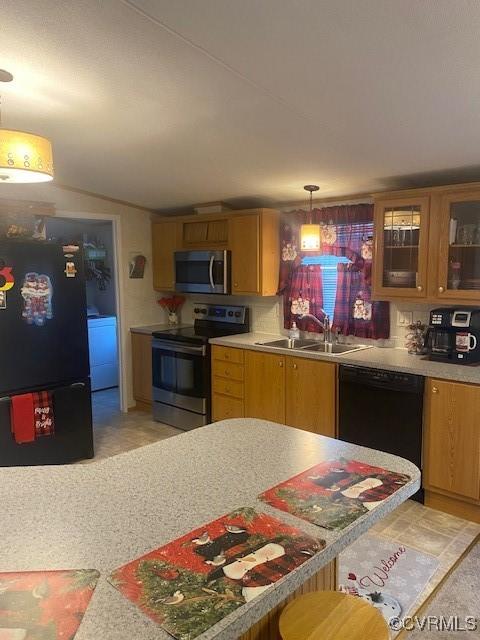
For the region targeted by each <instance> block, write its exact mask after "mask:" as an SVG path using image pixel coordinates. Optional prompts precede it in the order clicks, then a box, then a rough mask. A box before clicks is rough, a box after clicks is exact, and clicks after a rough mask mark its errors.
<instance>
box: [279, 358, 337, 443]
mask: <svg viewBox="0 0 480 640" xmlns="http://www.w3.org/2000/svg"><path fill="white" fill-rule="evenodd" d="M335 380H336V366H335V365H334V364H331V363H330V362H319V361H316V360H307V359H306V358H294V357H291V356H287V357H286V423H287V424H288V425H290V426H292V427H299V428H300V429H305V431H312V432H313V433H319V434H321V435H323V436H330V437H331V438H334V437H335V405H336V396H335V393H336V382H335Z"/></svg>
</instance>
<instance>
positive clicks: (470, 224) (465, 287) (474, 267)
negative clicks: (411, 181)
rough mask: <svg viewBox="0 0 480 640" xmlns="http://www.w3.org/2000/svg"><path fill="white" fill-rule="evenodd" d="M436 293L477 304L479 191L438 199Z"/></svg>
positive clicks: (479, 281)
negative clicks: (438, 225)
mask: <svg viewBox="0 0 480 640" xmlns="http://www.w3.org/2000/svg"><path fill="white" fill-rule="evenodd" d="M436 294H437V296H438V298H441V299H444V300H458V299H459V298H461V299H462V300H468V301H470V300H471V301H472V302H474V303H476V302H479V301H480V189H479V190H477V191H471V192H468V193H461V194H460V193H451V194H445V195H444V196H443V197H442V199H441V203H440V242H439V251H438V286H437V291H436Z"/></svg>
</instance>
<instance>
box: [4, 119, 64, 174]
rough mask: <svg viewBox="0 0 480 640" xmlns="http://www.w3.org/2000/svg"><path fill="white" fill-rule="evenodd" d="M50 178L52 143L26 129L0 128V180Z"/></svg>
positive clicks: (51, 170)
mask: <svg viewBox="0 0 480 640" xmlns="http://www.w3.org/2000/svg"><path fill="white" fill-rule="evenodd" d="M50 180H53V155H52V144H51V142H50V140H47V138H43V137H42V136H37V135H35V134H34V133H27V132H26V131H15V130H12V129H1V128H0V184H2V183H19V182H48V181H50Z"/></svg>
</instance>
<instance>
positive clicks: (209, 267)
mask: <svg viewBox="0 0 480 640" xmlns="http://www.w3.org/2000/svg"><path fill="white" fill-rule="evenodd" d="M214 260H215V256H214V255H211V256H210V264H209V265H208V276H209V278H210V286H211V287H212V289H213V290H214V289H215V283H214V281H213V263H214Z"/></svg>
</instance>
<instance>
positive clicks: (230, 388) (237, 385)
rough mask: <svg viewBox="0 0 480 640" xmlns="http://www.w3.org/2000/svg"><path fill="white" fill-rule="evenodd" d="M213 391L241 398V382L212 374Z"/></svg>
mask: <svg viewBox="0 0 480 640" xmlns="http://www.w3.org/2000/svg"><path fill="white" fill-rule="evenodd" d="M213 392H214V393H222V394H223V395H224V396H231V397H233V398H243V382H238V381H237V380H228V379H227V378H218V377H216V376H214V377H213Z"/></svg>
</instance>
